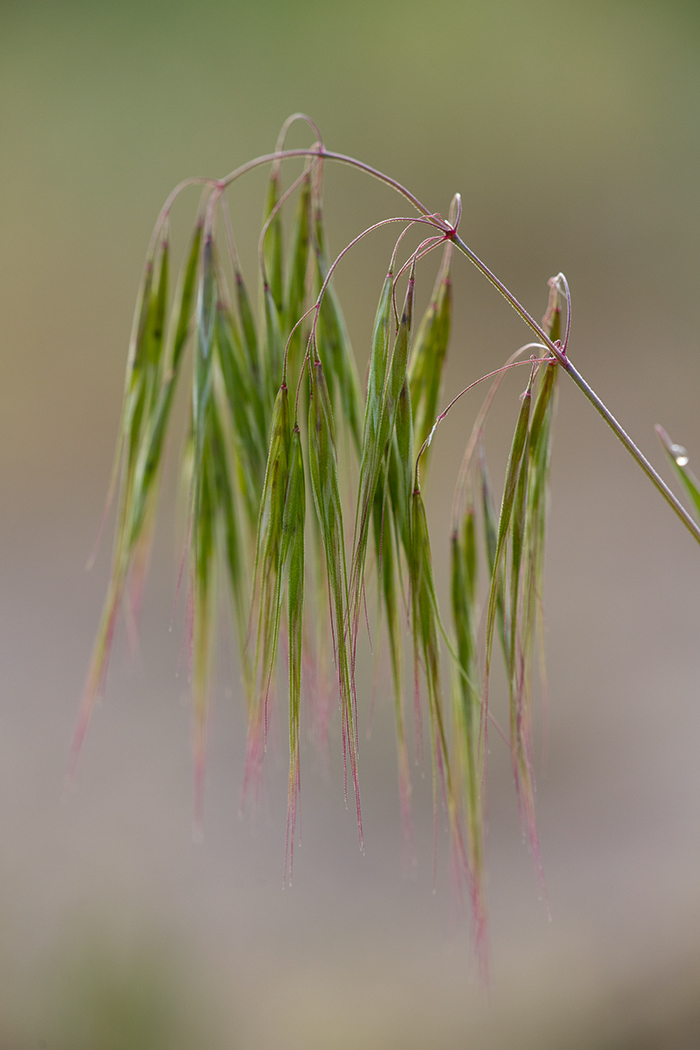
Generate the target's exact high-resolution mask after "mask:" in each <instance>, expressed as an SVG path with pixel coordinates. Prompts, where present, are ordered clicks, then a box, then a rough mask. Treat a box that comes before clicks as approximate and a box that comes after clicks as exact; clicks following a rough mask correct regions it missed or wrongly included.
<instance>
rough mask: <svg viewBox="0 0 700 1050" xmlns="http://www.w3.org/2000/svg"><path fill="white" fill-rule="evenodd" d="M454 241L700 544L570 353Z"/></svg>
mask: <svg viewBox="0 0 700 1050" xmlns="http://www.w3.org/2000/svg"><path fill="white" fill-rule="evenodd" d="M452 240H453V241H454V243H455V244H456V245H457V247H458V248H459V250H460V251H461V252H462V253H463V254H464V255H466V256H467V258H468V259H469V260H470V262H472V263H473V264H474V266H476V268H477V270H479V271H480V273H482V274H483V275H484V277H485V278H486V279H487V280H488V281H489V282H490V283H491V284H492V285H493V286H494V288H496V289H497V290H498V291H499V292H500V293H501V295H502V296H503V298H504V299H506V300H507V302H509V303H510V305H511V306H512V307H513V309H514V310H515V312H516V313H517V314H518V316H519V317H521V318H522V320H523V321H524V322H525V324H526V325H527V326H528V327H529V328H531V329H532V331H533V332H534V333H535V335H536V336H537V338H538V339H540V340H541V341H542V342H543V343H544V344H545V346H546V347H547V349H548V350H551V352H552V353H553V354H554V356H555V357H556V359H557V361H558V362H559V364H560V365H561V367H562V368H563V369H564V371H565V372H566V373H567V374H568V375H569V376H570V377H571V378H572V379H573V381H574V383H576V386H577V387H578V388H579V390H581V392H582V393H583V394H585V396H586V397H587V398H588V400H589V401H590V402H591V404H592V405H593V407H594V408H595V409H597V411H598V412H599V413H600V415H601V416H602V417H603V419H604V420H605V422H606V423H607V424H608V426H609V427H610V429H611V430H612V431H613V433H614V434H615V436H616V437H617V438H618V440H619V441H621V442H622V444H623V445H624V446H625V448H626V449H627V451H628V452H629V454H630V455H631V456H632V458H633V459H634V460H635V462H636V463H637V465H638V466H639V467H640V468H641V469H642V470H643V471H644V473H645V474H646V476H647V477H648V478H649V480H650V481H651V483H652V485H654V486H655V488H657V489H658V491H659V492H660V493H661V495H662V496H663V498H664V499H665V500H666V502H667V503H668V504H669V506H670V507H671V509H672V510H673V511H674V512H675V514H676V515H677V516H678V517H679V518H680V520H681V521H682V522H683V524H684V525H685V527H686V528H687V529H688V531H689V532H690V533H691V534H692V536H693V538H694V539H695V540H697V542H698V543H700V527H698V525H697V523H696V522H695V520H694V519H693V518H692V517H691V515H690V514H689V513H688V511H687V510H686V509H685V507H684V506H683V504H682V503H680V502H679V500H677V499H676V497H675V496H674V494H673V493H672V492H671V490H670V488H669V487H668V485H667V484H666V482H665V481H664V480H663V478H662V477H661V476H660V474H658V473H657V472H656V471H655V470H654V468H653V467H652V465H651V463H650V462H649V460H648V459H647V458H646V456H645V455H644V454H643V452H642V451H641V450H640V449H639V448H637V446H636V445H635V443H634V441H633V440H632V438H631V437H630V436H629V434H628V433H627V431H626V430H624V429H623V427H621V426H620V424H619V423H618V421H617V420H616V419H615V417H614V415H613V414H612V412H610V410H609V409H608V408H607V406H606V405H605V404H604V403H603V402H602V401H601V399H600V398H599V397H598V395H597V394H596V393H595V391H594V390H593V389H592V388H591V387H590V386H589V385H588V383H587V382H586V380H585V379H584V378H583V376H582V375H581V373H580V372H579V371H578V370H577V369H576V368H575V367H574V366H573V364H572V363H571V361H570V359H569V357H568V355H567V354H565V353H563V351H562V348H561V346H560V345H557V343H555V342H552V340H551V339H550V338H549V336H548V335H547V333H546V332H545V331H543V329H542V328H541V327H540V325H538V323H537V321H535V319H534V318H533V317H531V316H530V314H529V313H528V312H527V310H526V309H525V307H524V306H522V305H521V304H520V303H519V302H518V300H517V299H516V298H515V296H514V295H513V294H512V292H510V291H509V290H508V289H507V288H506V286H505V285H504V284H503V282H502V281H499V279H498V278H497V277H496V275H495V274H494V273H492V272H491V270H489V268H488V266H486V264H485V263H483V262H482V261H481V259H479V257H478V256H477V255H476V254H475V253H474V252H473V251H472V250H471V248H469V247H468V246H467V245H466V244H465V243H464V241H463V240H462V238H461V237H460V236H459V234H457V233H455V234H454V236H453V237H452Z"/></svg>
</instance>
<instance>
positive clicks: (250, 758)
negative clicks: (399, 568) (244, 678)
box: [243, 385, 291, 797]
mask: <svg viewBox="0 0 700 1050" xmlns="http://www.w3.org/2000/svg"><path fill="white" fill-rule="evenodd" d="M290 437H291V434H290V425H289V394H288V391H287V387H286V386H284V385H282V386H281V387H280V389H279V391H278V394H277V398H276V400H275V404H274V408H273V413H272V425H271V429H270V444H269V450H268V456H267V467H266V470H265V481H264V484H263V491H262V498H261V501H260V514H259V517H258V532H257V540H256V551H255V566H254V570H253V604H252V608H251V624H252V623H253V622H254V620H253V618H254V617H255V620H256V621H257V639H256V644H255V658H254V672H253V674H254V682H255V694H254V697H253V701H252V703H251V705H250V709H249V715H248V744H247V751H246V773H245V779H244V785H243V795H244V797H245V794H246V790H247V788H248V785H249V784H250V783H251V782H252V780H253V779H255V778H256V777H257V775H258V774H259V770H260V763H261V761H262V754H263V751H264V747H265V735H266V729H267V704H268V697H269V691H270V687H271V683H272V675H273V671H274V666H275V657H276V653H277V634H276V630H275V625H276V621H277V613H276V610H277V602H278V589H279V579H280V547H281V543H282V533H283V516H284V505H285V495H286V491H287V481H288V475H289V444H290Z"/></svg>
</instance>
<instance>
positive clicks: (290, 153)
mask: <svg viewBox="0 0 700 1050" xmlns="http://www.w3.org/2000/svg"><path fill="white" fill-rule="evenodd" d="M291 157H323V158H325V159H326V160H337V161H338V162H339V163H340V164H349V165H350V166H351V167H353V168H359V169H360V171H364V172H366V173H367V174H368V175H371V176H372V178H374V179H378V180H379V181H380V182H384V183H385V184H386V185H387V186H391V187H392V188H393V189H395V190H396V191H397V193H400V194H401V195H402V197H405V198H406V200H407V201H410V202H411V204H412V205H413V207H414V208H415V209H416V211H418V212H420V214H421V215H425V216H428V217H431V216H432V215H433V213H432V212H431V211H430V210H429V209H428V208H426V207H425V205H424V204H422V203H421V201H419V200H418V198H417V197H415V196H414V195H413V194H412V193H411V192H410V191H409V190H407V189H406V187H405V186H402V185H401V183H400V182H398V181H397V180H396V179H392V178H391V176H389V175H385V174H384V173H383V172H381V171H378V170H377V168H373V167H371V165H369V164H365V163H364V162H363V161H361V160H355V158H354V157H348V156H346V155H345V154H344V153H332V152H331V151H330V150H327V149H324V148H322V147H321V148H319V147H318V146H317V147H316V148H315V149H313V148H311V149H286V150H281V151H280V152H279V153H266V154H265V155H264V156H262V157H256V158H255V160H249V161H248V163H247V164H242V165H241V166H240V167H239V168H236V169H235V171H232V172H230V174H228V175H226V176H225V177H224V178H223V179H221V180H220V181H219V183H218V189H219V190H223V189H225V188H226V187H227V186H228V185H229V184H230V183H231V182H235V180H236V179H238V178H240V176H241V175H245V173H246V172H247V171H252V169H253V168H259V167H260V165H262V164H270V163H272V162H273V161H277V160H288V159H289V158H291ZM443 222H444V220H443ZM444 228H445V230H448V229H450V230H451V229H452V227H451V226H449V224H448V223H444Z"/></svg>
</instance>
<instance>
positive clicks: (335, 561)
mask: <svg viewBox="0 0 700 1050" xmlns="http://www.w3.org/2000/svg"><path fill="white" fill-rule="evenodd" d="M310 369H311V370H310V388H311V391H310V404H309V428H308V431H309V473H310V476H311V490H312V492H313V497H314V506H315V508H316V516H317V518H318V522H319V526H320V530H321V538H322V541H323V549H324V552H325V556H326V573H327V578H328V591H329V593H328V601H329V608H330V617H331V625H332V631H333V648H334V652H335V660H336V669H337V674H338V688H339V692H340V706H341V717H342V728H343V761H344V768H345V796H346V800H347V763H348V760H349V763H350V771H351V774H352V779H353V785H354V789H355V800H356V804H357V824H358V830H359V834H360V845H361V846H362V841H363V837H362V814H361V810H360V792H359V783H358V775H357V710H356V700H355V695H354V685H353V679H352V674H351V660H350V632H349V629H348V627H349V624H348V588H347V571H346V564H345V542H344V536H343V512H342V507H341V501H340V489H339V486H338V468H337V457H336V445H335V424H334V421H333V412H332V409H331V403H330V398H329V396H328V387H327V386H326V381H325V377H324V375H323V366H322V365H321V362H320V360H319V359H318V357H317V355H316V352H315V347H314V348H313V352H312V356H311V366H310Z"/></svg>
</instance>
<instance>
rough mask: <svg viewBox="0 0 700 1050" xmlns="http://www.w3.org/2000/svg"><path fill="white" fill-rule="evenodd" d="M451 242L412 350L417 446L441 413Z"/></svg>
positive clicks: (448, 304) (449, 291)
mask: <svg viewBox="0 0 700 1050" xmlns="http://www.w3.org/2000/svg"><path fill="white" fill-rule="evenodd" d="M451 252H452V245H451V243H449V242H448V243H447V244H446V245H445V252H444V256H443V262H442V266H441V267H440V272H439V273H438V276H437V280H436V282H435V288H434V290H433V294H432V298H431V300H430V303H429V304H428V308H427V310H426V312H425V314H424V315H423V318H422V320H421V323H420V325H419V326H418V331H417V333H416V338H415V340H414V343H413V349H412V351H411V360H410V362H409V369H408V375H409V381H410V384H411V403H412V405H413V426H414V430H415V437H416V447H417V448H421V446H422V445H423V442H424V441H425V440H426V438H427V437H428V435H429V434H430V431H431V429H432V426H433V423H434V422H435V419H436V417H437V414H438V403H439V400H440V387H441V384H442V371H443V366H444V363H445V357H446V355H447V345H448V343H449V338H450V316H451V310H452V282H451V281H450V257H451ZM428 456H429V449H426V451H425V453H424V456H423V462H422V470H423V472H425V470H426V467H427V462H428Z"/></svg>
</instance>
